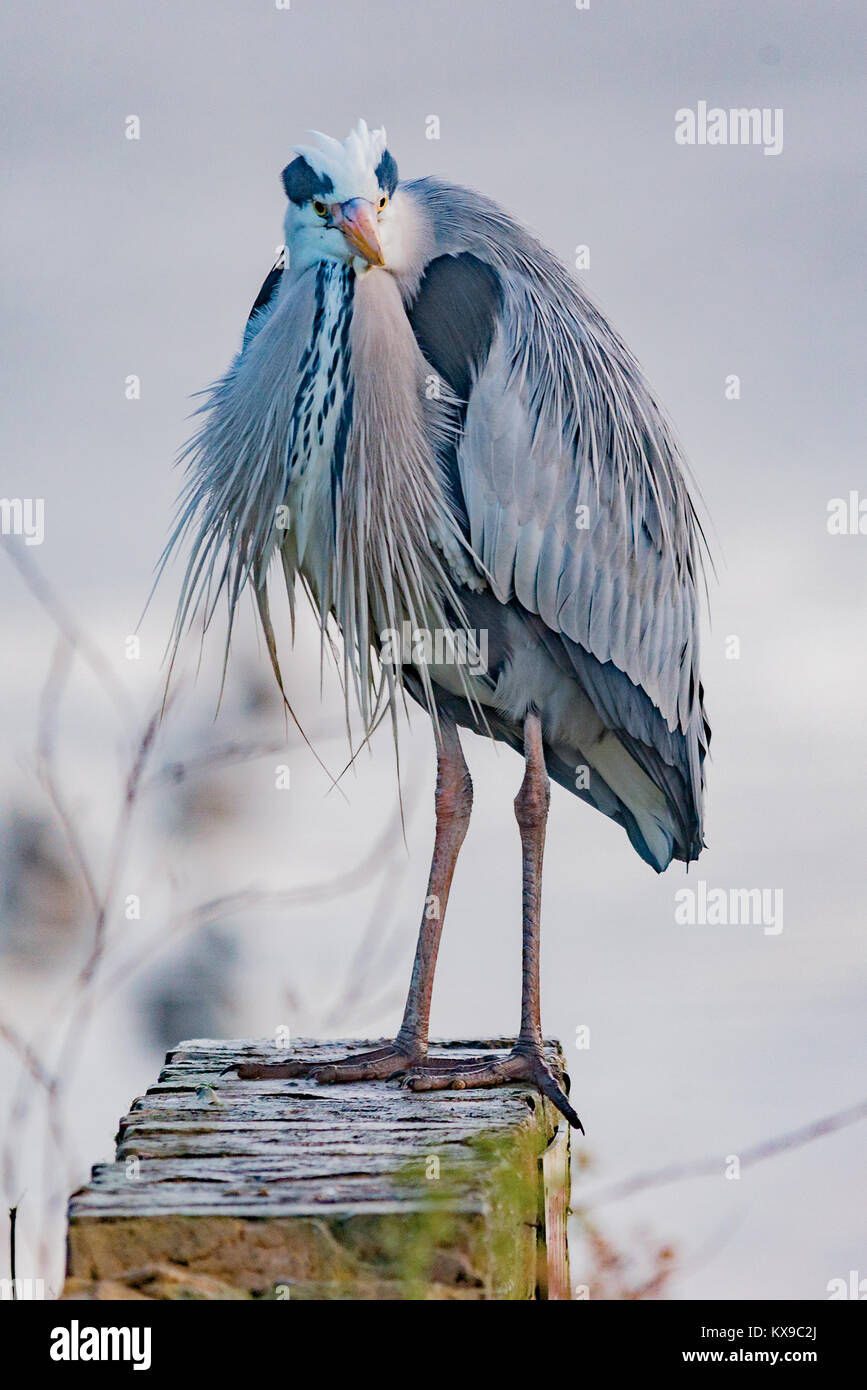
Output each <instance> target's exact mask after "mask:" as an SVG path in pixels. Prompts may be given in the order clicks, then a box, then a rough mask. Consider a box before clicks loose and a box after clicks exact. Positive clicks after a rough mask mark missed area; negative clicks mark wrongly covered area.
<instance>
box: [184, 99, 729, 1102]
mask: <svg viewBox="0 0 867 1390" xmlns="http://www.w3.org/2000/svg"><path fill="white" fill-rule="evenodd" d="M294 156H295V157H294V158H293V159H292V161H291V162H290V163H289V164H288V165H287V167H286V168H285V169H284V171H283V185H284V189H285V192H286V195H287V209H286V220H285V259H284V261H283V262H282V263H281V262H278V264H277V265H276V266H275V267H274V269H273V270H272V271H271V273H270V274H269V275H268V277H267V279H266V280H265V283H264V285H263V286H262V289H261V291H260V294H259V296H258V298H257V300H256V302H255V304H254V306H253V310H252V312H251V315H250V318H249V321H248V324H247V327H246V331H245V333H244V338H243V345H242V347H241V350H240V352H239V353H238V355H237V357H236V358H235V360H234V362H233V363H232V365H231V366H230V368H229V370H228V371H227V373H226V375H225V376H224V377H223V378H222V380H221V381H219V382H218V383H217V385H216V386H215V387H214V388H213V390H212V392H211V394H210V396H209V398H208V400H207V403H206V405H205V406H204V407H203V412H204V419H203V423H202V425H201V427H200V429H199V430H198V432H197V434H196V435H195V437H194V438H193V439H192V440H191V442H190V444H189V445H188V447H187V450H186V461H187V477H186V482H185V488H184V492H183V493H182V498H181V502H180V506H179V513H178V518H177V522H176V527H175V530H174V533H173V535H172V538H171V540H170V542H169V546H168V547H167V552H166V553H167V554H168V553H169V552H171V550H172V549H173V548H174V546H175V545H177V543H178V542H179V541H180V540H181V539H186V540H188V542H189V545H190V558H189V561H188V567H187V569H186V573H185V578H184V582H183V586H182V591H181V597H180V601H179V606H178V613H177V619H176V626H175V633H174V639H175V642H177V641H178V640H179V639H180V635H181V633H182V632H183V631H184V630H185V628H186V626H187V624H188V622H189V621H190V620H191V618H192V617H193V615H194V614H195V613H197V612H199V611H204V615H205V619H206V621H207V620H209V619H210V617H211V615H212V613H213V611H214V605H215V604H216V601H217V599H218V598H219V597H220V595H221V594H225V595H226V597H227V599H228V609H229V625H228V628H229V637H227V651H228V642H229V638H230V635H231V630H232V617H233V615H234V612H235V609H236V606H237V603H238V599H239V597H240V595H241V593H242V591H243V590H244V589H245V587H246V586H247V585H249V586H250V587H251V588H252V590H253V592H254V594H255V597H256V600H257V603H258V607H259V613H260V617H261V621H262V625H263V629H264V632H265V636H266V639H267V644H268V649H269V652H270V655H271V659H272V663H273V666H274V670H275V673H276V675H277V678H278V680H280V671H279V664H278V661H277V651H276V639H275V634H274V628H273V625H272V618H271V609H270V604H269V597H268V576H269V572H270V571H271V570H272V562H273V564H274V565H275V566H279V567H281V568H282V573H283V576H284V578H285V584H286V589H287V592H288V598H289V606H290V609H291V616H292V622H293V630H294V613H295V610H294V593H295V588H296V580H297V581H300V586H301V587H303V588H304V589H305V590H306V591H307V594H308V596H309V597H310V599H311V600H312V602H313V605H314V608H315V610H316V612H317V614H318V616H319V621H320V624H321V632H322V640H323V643H331V644H332V646H333V645H334V644H333V639H332V634H333V632H334V625H335V624H336V627H337V629H339V633H340V635H341V637H342V656H341V657H340V661H341V663H342V668H343V669H342V675H343V680H344V685H345V690H346V695H347V699H349V698H350V695H352V697H353V699H354V700H355V701H357V705H358V709H359V711H360V714H361V718H362V723H363V727H364V729H365V731H366V732H369V731H370V730H371V729H372V728H373V727H374V725H375V724H376V723H377V721H378V719H379V718H380V717H381V715H382V714H383V713H390V714H391V717H392V718H394V717H395V711H396V709H397V707H398V705H399V704H400V703H401V702H402V701H403V699H404V697H405V696H406V695H407V694H409V695H410V696H412V697H413V698H414V699H415V700H417V701H419V702H420V703H421V704H422V705H423V706H424V707H425V708H426V709H427V711H428V712H429V714H430V716H431V720H432V724H433V729H434V735H435V743H436V753H437V781H436V831H435V841H434V849H433V858H432V863H431V869H430V877H429V883H428V890H427V894H426V897H425V904H426V909H425V911H424V912H423V914H422V920H421V927H420V931H419V937H418V945H417V948H416V954H415V960H414V964H413V968H412V976H411V981H410V987H409V994H408V997H407V1002H406V1008H405V1012H404V1016H403V1021H402V1024H401V1026H400V1029H399V1030H398V1032H397V1034H396V1036H395V1039H394V1042H393V1043H391V1044H389V1045H388V1046H385V1047H381V1048H378V1049H375V1050H373V1051H371V1052H369V1053H365V1054H361V1055H357V1056H354V1057H351V1058H346V1059H344V1060H341V1061H336V1062H334V1063H332V1064H329V1065H327V1066H319V1067H318V1068H316V1069H315V1070H314V1071H313V1073H312V1074H313V1075H314V1076H315V1078H316V1079H317V1080H319V1081H321V1082H337V1081H354V1080H360V1079H364V1078H372V1079H384V1078H388V1077H391V1076H393V1075H397V1074H401V1075H403V1077H404V1081H405V1084H407V1085H408V1086H409V1087H411V1088H412V1089H414V1090H417V1091H426V1090H435V1089H442V1088H445V1087H458V1088H463V1087H477V1086H478V1087H483V1086H495V1085H499V1084H501V1083H503V1082H506V1081H512V1080H516V1079H519V1080H525V1081H528V1082H531V1083H533V1084H535V1085H536V1086H538V1087H539V1088H540V1089H541V1091H542V1092H543V1093H544V1094H546V1095H547V1096H548V1097H549V1098H550V1099H551V1100H552V1101H553V1103H554V1104H555V1105H556V1106H557V1107H558V1108H559V1109H560V1110H561V1111H562V1113H563V1114H564V1115H565V1116H566V1117H567V1118H568V1120H569V1121H570V1123H571V1124H573V1125H580V1121H579V1119H578V1116H577V1114H576V1113H575V1111H574V1109H573V1108H572V1105H571V1104H570V1102H569V1100H568V1098H567V1095H566V1093H565V1089H564V1088H565V1087H566V1086H567V1085H568V1081H567V1079H566V1078H564V1077H562V1076H558V1075H555V1074H554V1072H552V1070H551V1068H550V1067H549V1065H548V1063H547V1062H546V1060H545V1057H544V1055H543V1045H542V1030H541V1022H540V1002H539V941H540V937H539V929H540V904H541V888H542V855H543V846H544V840H545V828H546V820H547V815H548V804H549V797H550V792H549V778H553V779H554V780H555V781H557V782H558V783H560V784H561V785H562V786H564V787H565V788H567V789H568V790H569V791H570V792H573V793H574V794H575V795H577V796H578V797H579V798H581V799H582V800H583V801H585V802H588V803H589V804H590V805H591V806H594V807H595V808H596V809H597V810H599V811H602V812H603V813H604V814H605V815H606V816H608V817H610V818H611V820H612V821H614V822H616V823H617V824H618V825H619V826H621V827H622V828H623V830H624V831H625V832H626V835H627V837H628V839H629V841H630V843H631V845H632V847H633V849H635V850H636V851H637V853H638V854H639V855H640V856H641V858H642V859H643V860H644V861H645V862H646V863H647V864H649V865H650V866H651V867H652V868H653V869H655V870H657V871H658V872H662V870H664V869H665V868H666V867H667V866H668V864H669V863H670V862H671V860H672V859H678V860H683V861H686V862H687V863H688V862H689V861H690V860H692V859H695V858H696V857H697V856H698V854H699V853H700V852H701V849H702V847H703V836H702V815H703V812H702V804H703V796H704V772H703V763H704V759H705V754H706V751H707V748H708V742H709V737H710V729H709V726H708V723H707V721H706V718H705V714H704V708H703V691H702V685H701V681H700V678H699V607H700V602H699V590H700V582H701V575H702V561H703V551H702V543H703V537H702V533H701V527H700V525H699V522H698V520H697V516H696V511H695V508H694V505H693V501H692V500H691V495H690V488H689V486H688V482H687V475H686V468H685V465H684V462H683V459H682V456H681V454H680V453H679V450H678V446H677V444H676V442H675V440H674V438H673V435H672V431H671V429H670V427H669V425H668V424H667V422H666V420H665V418H664V416H663V414H662V412H661V410H660V408H659V406H658V405H657V403H656V401H655V399H654V397H653V395H652V393H651V391H650V389H649V388H648V386H647V384H646V382H645V380H644V378H643V376H642V374H641V371H640V369H639V367H638V366H637V364H636V362H635V360H634V358H633V357H632V355H631V354H630V352H629V351H628V349H627V348H626V347H625V346H624V344H623V342H622V341H621V339H620V338H619V337H618V336H617V335H616V333H615V332H614V331H613V329H612V328H611V327H610V326H609V324H608V323H607V322H606V320H605V318H604V317H603V316H602V315H601V313H600V312H599V311H598V310H597V309H596V308H595V306H594V305H593V304H592V302H591V301H590V300H589V298H588V297H587V296H586V295H585V293H584V291H583V290H582V288H581V287H580V286H579V284H578V283H577V282H576V281H575V280H574V279H573V277H572V276H571V274H570V273H568V272H567V271H566V269H565V268H564V266H563V265H562V264H561V263H560V262H559V261H558V259H557V258H556V257H555V256H554V255H553V254H552V253H551V252H550V251H548V250H547V249H546V248H545V247H544V246H543V245H542V244H541V243H540V242H539V241H538V240H537V239H536V238H535V237H534V236H532V235H531V234H530V233H529V232H528V231H526V230H525V229H524V228H523V227H522V226H521V225H519V223H518V222H517V221H515V220H514V219H513V218H512V217H511V216H509V215H508V214H507V213H506V212H505V211H503V210H502V209H501V208H500V207H499V206H498V205H497V204H495V203H494V202H492V201H491V200H490V199H488V198H487V197H484V196H482V195H481V194H479V193H476V192H473V191H471V190H469V189H467V188H463V187H459V186H456V185H453V184H450V183H447V182H443V181H441V180H439V179H436V178H419V179H415V180H412V181H408V182H401V181H399V179H398V170H397V165H396V163H395V159H394V157H393V155H392V154H391V152H390V151H389V149H388V148H387V145H386V137H385V131H384V130H372V131H371V130H369V129H368V127H367V125H366V124H365V123H364V122H363V121H361V122H359V124H358V126H357V127H356V128H355V129H354V130H353V131H352V132H351V133H350V135H349V136H348V138H347V139H346V140H345V141H343V142H342V143H341V142H338V141H337V140H334V139H332V138H330V137H328V136H325V135H321V134H318V133H315V132H313V133H311V139H310V143H309V144H305V145H299V146H296V147H295V150H294ZM396 634H398V635H400V634H402V635H403V637H406V635H407V634H408V635H409V640H408V642H407V641H404V640H402V638H401V639H400V640H396ZM461 636H463V638H464V639H466V640H465V641H464V643H463V645H462V644H461V642H460V641H458V640H456V639H457V638H459V637H461ZM444 638H447V639H448V640H440V639H444ZM281 689H282V682H281ZM284 698H285V697H284ZM459 728H464V729H470V730H475V731H476V732H481V733H484V734H486V735H489V736H493V738H495V739H498V740H501V741H503V742H505V743H507V744H510V745H511V746H512V747H513V748H515V749H516V750H518V751H519V752H521V753H522V754H523V757H524V776H523V781H522V782H521V785H520V790H519V791H518V794H517V797H516V799H515V814H516V817H517V821H518V828H519V832H520V842H521V853H522V863H523V906H522V913H523V967H522V989H521V1020H520V1031H519V1034H518V1037H517V1040H516V1043H515V1047H514V1050H513V1051H512V1052H511V1053H510V1054H509V1055H508V1056H507V1057H506V1058H502V1057H501V1058H500V1059H499V1060H498V1059H496V1058H491V1057H481V1058H479V1059H477V1060H470V1061H465V1062H462V1063H460V1064H455V1063H454V1062H453V1061H450V1060H446V1059H443V1058H436V1057H433V1056H430V1055H429V1053H428V1024H429V1014H430V1004H431V994H432V989H433V979H434V970H435V966H436V959H437V951H438V947H439V942H440V934H441V931H442V927H443V919H444V916H445V909H446V905H447V902H448V898H449V890H450V887H451V882H452V876H453V873H454V869H455V864H456V861H457V857H458V853H459V851H460V848H461V845H462V843H463V840H464V837H465V835H466V831H467V826H468V823H469V819H470V810H471V804H472V783H471V780H470V774H469V771H468V769H467V765H466V762H465V760H464V756H463V752H462V749H461V743H460V738H459V734H458V729H459ZM395 737H396V735H395ZM430 904H435V905H436V910H435V911H431V910H430ZM239 1074H240V1075H241V1076H242V1077H247V1078H258V1077H265V1076H298V1075H304V1074H306V1071H305V1068H304V1067H303V1066H302V1065H301V1064H300V1063H296V1062H293V1061H292V1060H288V1061H286V1062H284V1063H276V1064H268V1065H264V1064H263V1065H254V1064H252V1063H251V1064H246V1065H244V1066H242V1067H240V1068H239Z"/></svg>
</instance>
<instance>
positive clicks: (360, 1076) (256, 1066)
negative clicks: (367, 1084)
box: [226, 1039, 425, 1084]
mask: <svg viewBox="0 0 867 1390" xmlns="http://www.w3.org/2000/svg"><path fill="white" fill-rule="evenodd" d="M424 1062H425V1052H424V1048H423V1046H421V1045H420V1044H416V1043H412V1042H409V1043H403V1042H401V1041H399V1040H398V1039H395V1041H394V1042H393V1043H389V1044H388V1046H387V1047H378V1048H376V1049H375V1050H374V1051H372V1052H357V1053H356V1054H355V1056H354V1057H339V1058H336V1059H335V1061H333V1062H300V1061H299V1062H240V1063H238V1064H237V1065H236V1066H232V1067H227V1068H226V1070H227V1071H234V1072H237V1074H238V1077H239V1079H240V1080H241V1081H268V1080H272V1079H274V1080H276V1079H281V1078H285V1077H305V1078H307V1079H309V1080H311V1081H319V1082H322V1083H323V1084H335V1083H338V1082H343V1081H387V1080H388V1079H389V1078H390V1077H392V1076H396V1075H398V1074H401V1073H403V1072H406V1071H408V1070H410V1069H411V1068H415V1067H419V1066H423V1065H424Z"/></svg>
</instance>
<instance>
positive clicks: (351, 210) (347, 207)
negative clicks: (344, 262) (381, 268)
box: [332, 198, 385, 265]
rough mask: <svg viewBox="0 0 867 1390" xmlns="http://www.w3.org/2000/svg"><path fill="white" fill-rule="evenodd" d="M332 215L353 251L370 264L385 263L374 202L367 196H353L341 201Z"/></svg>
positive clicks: (336, 225)
mask: <svg viewBox="0 0 867 1390" xmlns="http://www.w3.org/2000/svg"><path fill="white" fill-rule="evenodd" d="M332 217H333V219H334V225H335V227H339V228H340V230H341V232H342V233H343V235H344V238H345V239H346V241H347V242H348V243H349V245H350V246H351V247H352V249H353V251H355V252H357V253H358V255H359V256H363V257H364V259H365V260H366V261H368V262H369V264H370V265H385V256H384V255H383V254H382V246H381V245H380V241H379V231H378V229H377V225H376V214H375V212H374V209H373V204H372V203H369V202H368V201H367V199H366V198H352V199H350V201H349V202H348V203H341V204H340V206H339V207H338V208H337V209H336V210H335V212H333V213H332Z"/></svg>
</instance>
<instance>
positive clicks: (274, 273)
mask: <svg viewBox="0 0 867 1390" xmlns="http://www.w3.org/2000/svg"><path fill="white" fill-rule="evenodd" d="M282 279H283V256H282V253H281V255H280V256H279V257H278V258H277V260H276V262H275V263H274V265H273V266H272V267H271V269H270V270H269V271H268V274H267V275H266V276H265V279H264V281H263V282H262V288H261V289H260V291H259V293H258V294H257V295H256V302H255V303H254V305H253V307H252V309H251V310H250V312H249V314H248V315H247V324H246V327H245V328H244V340H243V343H242V351H243V349H244V348H245V347H246V346H247V344H248V343H249V341H250V339H251V338H252V337H253V336H254V334H255V333H257V332H258V330H259V329H260V328H261V326H262V323H263V322H264V319H265V315H266V313H267V311H268V310H269V309H272V308H273V307H274V305H275V303H276V302H277V291H278V290H279V289H280V284H281V282H282Z"/></svg>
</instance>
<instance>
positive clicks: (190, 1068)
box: [63, 1039, 569, 1299]
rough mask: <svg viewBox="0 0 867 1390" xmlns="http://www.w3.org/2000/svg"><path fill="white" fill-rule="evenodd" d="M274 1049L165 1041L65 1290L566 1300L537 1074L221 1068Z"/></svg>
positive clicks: (558, 1167) (72, 1209)
mask: <svg viewBox="0 0 867 1390" xmlns="http://www.w3.org/2000/svg"><path fill="white" fill-rule="evenodd" d="M369 1046H370V1043H369V1042H364V1043H361V1042H357V1043H345V1042H341V1043H337V1042H328V1043H322V1042H299V1043H297V1044H296V1046H295V1047H294V1048H293V1049H292V1051H293V1055H297V1056H299V1057H303V1058H307V1057H310V1058H314V1057H315V1058H316V1059H319V1058H321V1059H322V1060H323V1061H324V1060H328V1059H330V1058H331V1057H333V1056H337V1055H339V1054H340V1053H343V1052H345V1051H348V1050H349V1051H351V1050H352V1049H353V1048H357V1049H359V1050H362V1049H363V1048H366V1047H369ZM547 1046H548V1055H549V1059H550V1060H552V1061H553V1062H554V1063H555V1064H558V1065H560V1066H562V1056H561V1054H560V1051H559V1047H558V1045H557V1044H556V1043H549V1044H548V1045H547ZM436 1048H437V1050H440V1049H442V1048H445V1049H447V1050H448V1051H451V1052H454V1053H455V1054H456V1055H460V1054H462V1053H464V1052H466V1053H469V1052H474V1053H478V1052H492V1051H497V1050H500V1049H502V1050H504V1051H505V1049H506V1044H505V1042H504V1040H503V1039H497V1040H494V1041H472V1042H466V1041H462V1042H448V1043H437V1044H436ZM274 1052H275V1049H274V1048H273V1047H272V1046H269V1045H268V1044H267V1043H262V1042H243V1041H242V1042H232V1041H229V1042H218V1041H207V1040H196V1041H191V1042H185V1043H181V1044H180V1045H179V1046H178V1047H177V1048H175V1049H174V1051H172V1052H170V1053H169V1054H168V1056H167V1057H166V1064H165V1066H164V1068H163V1070H162V1072H161V1073H160V1076H159V1080H158V1081H157V1083H156V1085H155V1086H152V1087H151V1088H150V1089H149V1090H148V1092H147V1094H146V1095H145V1096H143V1097H142V1098H140V1099H139V1100H137V1101H135V1103H134V1104H133V1107H132V1110H131V1111H130V1113H129V1114H128V1115H126V1116H125V1118H124V1119H123V1120H122V1121H121V1127H120V1132H119V1134H118V1143H117V1154H116V1157H115V1161H114V1162H113V1163H109V1164H101V1165H98V1166H97V1167H95V1168H94V1169H93V1173H92V1177H91V1181H90V1182H89V1183H88V1184H87V1186H86V1187H84V1188H82V1189H81V1190H80V1191H78V1192H76V1193H75V1194H74V1195H73V1197H72V1199H71V1201H70V1204H69V1232H68V1262H67V1281H66V1286H65V1289H64V1294H63V1297H64V1298H150V1299H170V1298H189V1297H200V1298H216V1299H220V1298H223V1299H230V1298H231V1299H238V1298H262V1297H264V1298H294V1299H331V1298H345V1299H405V1298H423V1299H455V1298H456V1299H532V1298H536V1297H539V1298H552V1299H553V1298H568V1297H569V1267H568V1252H567V1244H566V1216H567V1211H568V1205H569V1129H568V1126H567V1125H566V1123H565V1121H564V1120H563V1119H562V1117H561V1116H560V1115H559V1114H558V1112H557V1111H556V1110H555V1109H554V1108H553V1107H552V1106H551V1105H550V1103H549V1102H548V1101H544V1100H543V1099H542V1097H541V1096H539V1095H538V1093H536V1092H535V1091H533V1090H532V1089H530V1088H529V1087H527V1086H525V1085H523V1084H516V1085H511V1086H506V1087H503V1088H502V1089H499V1090H491V1091H439V1092H435V1093H429V1094H425V1095H415V1094H413V1093H412V1092H411V1091H407V1090H405V1089H402V1088H400V1087H399V1086H398V1085H397V1084H396V1083H390V1084H387V1085H384V1084H382V1083H377V1084H370V1083H360V1084H354V1085H346V1086H343V1085H342V1086H318V1085H316V1084H314V1083H311V1082H308V1081H304V1080H297V1081H288V1080H281V1081H256V1082H250V1081H245V1082H241V1081H238V1080H237V1079H236V1078H235V1077H234V1076H232V1075H227V1076H222V1075H221V1073H222V1071H223V1069H224V1067H226V1066H227V1065H228V1064H229V1063H231V1062H233V1061H238V1060H240V1059H254V1058H255V1059H257V1060H267V1059H273V1056H274ZM281 1055H282V1054H281Z"/></svg>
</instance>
